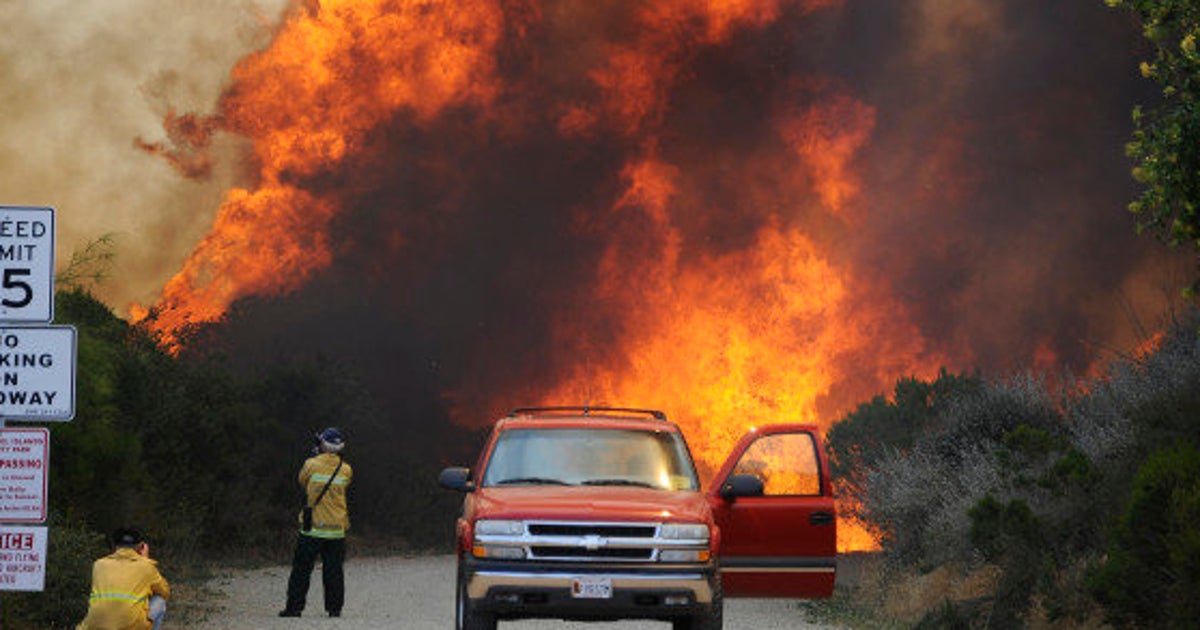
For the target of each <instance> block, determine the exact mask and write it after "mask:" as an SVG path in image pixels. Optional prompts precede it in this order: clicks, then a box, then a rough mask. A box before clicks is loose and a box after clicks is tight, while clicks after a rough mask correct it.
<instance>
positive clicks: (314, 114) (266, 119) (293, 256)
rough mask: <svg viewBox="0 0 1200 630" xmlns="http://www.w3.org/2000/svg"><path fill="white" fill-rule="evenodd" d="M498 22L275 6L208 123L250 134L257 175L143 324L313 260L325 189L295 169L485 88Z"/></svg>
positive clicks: (185, 312)
mask: <svg viewBox="0 0 1200 630" xmlns="http://www.w3.org/2000/svg"><path fill="white" fill-rule="evenodd" d="M503 23H504V16H503V14H502V12H501V10H500V8H499V7H498V6H496V5H495V4H492V3H478V2H457V3H455V2H429V1H425V2H404V3H395V2H391V1H390V0H323V1H322V2H321V3H320V6H319V8H315V9H312V10H307V11H299V12H297V13H295V14H293V15H292V16H291V17H290V18H288V20H287V22H286V23H285V24H284V25H283V27H282V28H281V30H280V31H279V33H278V35H277V36H276V38H275V40H274V42H273V43H272V45H271V46H270V48H268V49H266V50H264V51H262V52H260V53H258V54H255V55H253V56H251V57H248V58H247V59H245V60H243V61H242V62H241V63H240V64H239V65H238V66H237V68H235V70H234V73H233V78H234V81H235V87H234V88H233V89H232V90H231V91H230V92H228V93H227V94H226V96H225V98H224V99H223V100H222V103H221V116H220V117H219V122H220V126H221V128H223V129H226V130H230V131H234V132H237V133H239V134H241V135H244V136H246V137H248V138H250V139H251V140H253V152H254V155H253V157H254V163H255V164H256V165H257V180H258V181H257V185H256V187H255V188H254V189H252V190H243V189H235V190H232V191H230V192H229V193H228V194H227V195H226V198H225V201H224V203H222V204H221V207H220V209H219V210H218V212H217V217H216V220H215V222H214V224H213V228H212V231H211V232H210V233H209V235H208V236H207V237H205V239H204V240H203V241H202V242H201V243H200V245H199V246H198V247H197V248H196V249H195V251H193V252H192V254H191V256H190V257H189V258H188V260H187V261H186V262H185V263H184V266H183V269H182V270H181V271H180V272H179V273H178V274H176V275H175V277H173V278H172V279H171V280H170V281H169V282H168V283H167V285H166V287H165V288H164V289H163V295H162V297H161V299H160V301H159V304H158V305H157V306H156V307H155V312H154V313H152V314H151V315H150V318H151V321H150V326H151V328H152V329H154V330H156V331H158V332H159V333H161V334H162V335H163V337H164V339H165V340H166V341H167V343H168V344H174V343H175V339H176V336H177V335H178V334H179V333H180V332H181V331H183V330H184V329H186V328H187V327H188V326H189V325H192V324H197V323H204V322H212V321H217V320H219V319H220V318H221V317H222V316H223V315H224V313H225V311H226V310H227V309H228V308H229V306H230V305H231V304H232V303H233V302H234V301H235V300H237V299H238V298H241V297H245V296H249V295H256V294H265V295H273V294H280V293H285V292H287V291H290V290H292V289H295V288H296V287H298V286H300V285H301V284H302V283H303V282H304V281H305V280H306V279H308V278H309V277H310V276H311V274H312V273H313V272H314V271H315V270H318V269H321V268H323V267H325V266H327V265H328V264H329V262H330V260H331V259H332V256H333V252H332V250H331V245H330V243H329V242H328V238H327V233H328V226H329V223H330V221H331V220H332V219H333V218H334V216H336V214H337V213H338V211H339V208H338V206H337V202H336V200H334V199H332V198H325V197H322V196H321V195H319V194H316V193H313V192H310V191H308V190H306V189H304V188H302V187H301V186H299V185H298V184H297V182H302V181H304V180H305V179H307V178H313V177H318V176H319V175H320V174H321V172H322V171H323V170H324V169H326V168H328V167H329V166H330V165H331V164H334V163H336V162H337V161H338V160H341V159H342V158H343V157H344V156H345V155H346V154H347V153H348V152H349V151H351V150H352V149H353V147H355V146H356V145H358V144H360V143H361V142H362V141H363V140H364V137H365V136H366V134H367V133H368V132H370V131H371V130H372V129H374V128H375V127H377V126H378V125H379V124H380V123H381V122H383V121H385V120H387V119H388V118H389V117H391V116H394V115H395V113H396V112H397V111H408V112H410V113H411V115H412V116H413V117H414V119H415V121H417V122H418V123H420V122H427V121H429V120H431V119H432V118H433V117H434V116H436V115H437V114H438V113H439V112H440V111H442V110H444V109H445V108H447V107H451V106H455V105H464V104H475V105H480V104H486V103H487V102H489V101H491V99H493V98H494V96H495V95H496V93H497V90H498V84H497V82H496V79H495V78H494V76H493V74H494V71H495V55H494V51H493V48H494V47H495V45H496V43H497V41H498V39H499V37H500V35H501V32H502V28H503ZM350 76H353V78H354V81H353V82H352V83H351V82H350V81H348V77H350ZM168 122H170V121H168ZM168 126H169V127H172V128H174V126H172V125H168ZM196 126H200V125H198V124H196V123H194V122H193V124H192V125H191V127H196ZM190 141H191V143H192V144H203V142H201V141H198V140H196V139H194V138H190Z"/></svg>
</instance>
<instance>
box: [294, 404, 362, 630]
mask: <svg viewBox="0 0 1200 630" xmlns="http://www.w3.org/2000/svg"><path fill="white" fill-rule="evenodd" d="M345 445H346V443H345V441H344V440H343V438H342V432H341V431H339V430H338V429H334V428H329V429H325V430H324V431H322V432H320V433H319V434H317V446H316V454H315V455H313V456H312V457H310V458H308V459H307V460H306V461H305V462H304V466H303V467H302V468H301V469H300V486H301V487H302V488H304V491H305V497H306V502H305V504H304V507H303V508H302V509H301V511H300V534H299V535H298V536H297V537H296V553H295V555H293V556H292V574H291V576H290V577H288V587H287V606H286V607H285V608H284V609H283V610H282V611H281V612H280V613H279V616H280V617H299V616H300V612H301V611H302V610H304V601H305V599H306V597H307V596H308V583H309V578H310V577H311V576H312V570H313V566H314V565H315V564H316V562H317V556H318V555H319V556H321V584H322V586H324V588H325V611H326V612H328V613H329V616H330V617H340V616H341V615H342V604H343V603H344V602H345V595H346V584H345V576H344V574H343V573H342V563H343V562H344V561H345V559H346V530H347V529H349V528H350V516H349V514H348V513H347V511H346V488H347V487H349V485H350V479H351V477H353V474H354V473H353V471H352V470H351V468H350V464H348V463H346V462H345V461H344V460H343V459H342V455H341V452H342V448H343V447H345Z"/></svg>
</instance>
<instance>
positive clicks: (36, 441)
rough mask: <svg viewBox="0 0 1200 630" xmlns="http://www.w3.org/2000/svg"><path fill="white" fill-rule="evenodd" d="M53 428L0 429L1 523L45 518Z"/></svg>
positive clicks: (36, 520)
mask: <svg viewBox="0 0 1200 630" xmlns="http://www.w3.org/2000/svg"><path fill="white" fill-rule="evenodd" d="M49 468H50V431H49V430H47V429H45V428H42V427H32V428H21V429H12V428H9V429H0V523H42V522H45V520H46V495H47V489H48V485H47V480H48V478H49V474H50V473H49Z"/></svg>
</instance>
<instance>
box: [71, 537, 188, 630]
mask: <svg viewBox="0 0 1200 630" xmlns="http://www.w3.org/2000/svg"><path fill="white" fill-rule="evenodd" d="M112 544H113V552H112V553H111V554H109V555H107V556H104V557H103V558H100V559H99V560H97V561H96V562H95V563H94V564H93V565H92V594H91V597H90V598H89V600H88V613H87V617H85V618H84V620H83V623H81V624H79V627H78V629H77V630H152V629H153V630H158V629H159V628H160V626H161V624H162V619H163V616H164V615H165V614H166V612H167V599H168V598H170V596H171V586H170V585H169V584H167V580H166V579H164V578H163V576H162V574H160V573H159V572H158V563H157V562H155V561H153V560H151V559H150V545H149V544H147V543H146V541H145V539H143V538H142V535H141V534H140V533H139V532H138V531H137V530H135V529H128V528H121V529H118V530H116V531H115V532H113V535H112Z"/></svg>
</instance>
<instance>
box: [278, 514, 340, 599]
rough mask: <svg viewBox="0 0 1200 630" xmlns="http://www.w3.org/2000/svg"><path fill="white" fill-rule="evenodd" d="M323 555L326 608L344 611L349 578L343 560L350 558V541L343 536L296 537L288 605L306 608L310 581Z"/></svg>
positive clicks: (322, 565) (322, 568) (322, 577)
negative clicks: (347, 552) (348, 550)
mask: <svg viewBox="0 0 1200 630" xmlns="http://www.w3.org/2000/svg"><path fill="white" fill-rule="evenodd" d="M318 555H319V556H321V585H322V586H324V588H325V611H326V612H330V613H340V612H342V604H343V602H345V601H346V580H345V575H344V574H343V573H342V564H343V563H344V562H345V560H346V541H345V539H343V538H315V537H313V536H305V535H304V534H300V535H299V536H297V538H296V553H295V555H293V556H292V574H291V576H290V577H289V578H288V590H287V609H288V610H295V611H301V610H304V600H305V599H306V598H307V596H308V582H309V578H311V577H312V571H313V566H314V565H316V562H317V556H318Z"/></svg>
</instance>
